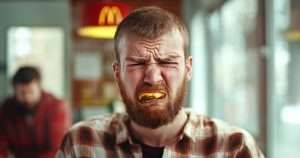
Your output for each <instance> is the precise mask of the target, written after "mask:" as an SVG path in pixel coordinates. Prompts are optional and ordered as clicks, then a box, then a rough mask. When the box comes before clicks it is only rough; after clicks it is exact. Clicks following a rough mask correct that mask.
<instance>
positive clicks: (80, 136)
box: [66, 113, 127, 146]
mask: <svg viewBox="0 0 300 158" xmlns="http://www.w3.org/2000/svg"><path fill="white" fill-rule="evenodd" d="M126 117H127V116H126V115H124V114H120V113H117V114H112V115H107V116H98V117H94V118H91V119H89V120H85V121H81V122H79V123H76V124H75V125H73V126H72V127H71V128H70V130H69V131H68V133H67V134H66V139H70V140H71V141H72V144H73V145H80V144H81V145H92V144H93V145H100V146H102V145H103V143H105V142H103V141H105V140H106V139H111V140H109V141H111V143H113V141H115V136H116V135H117V133H118V132H120V130H121V129H122V128H124V120H126Z"/></svg>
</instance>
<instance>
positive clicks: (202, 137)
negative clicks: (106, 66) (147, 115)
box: [57, 113, 264, 158]
mask: <svg viewBox="0 0 300 158" xmlns="http://www.w3.org/2000/svg"><path fill="white" fill-rule="evenodd" d="M187 114H188V121H187V123H186V124H185V126H184V128H183V132H182V134H181V135H180V136H179V138H178V141H177V142H176V143H174V144H171V145H169V146H165V148H164V151H163V156H162V157H163V158H264V155H263V154H262V152H261V151H260V149H259V148H258V146H257V145H256V143H255V141H254V139H253V138H252V136H251V135H250V134H248V132H246V131H244V130H242V129H238V128H235V127H231V126H229V125H227V124H225V123H223V122H222V121H220V120H216V119H210V118H208V117H204V116H201V115H196V114H193V113H187ZM129 121H130V119H129V117H128V116H127V115H125V114H113V115H112V116H111V117H98V118H93V119H91V120H88V121H85V122H81V123H78V124H76V125H75V126H73V127H72V128H71V129H70V131H69V132H68V133H67V134H66V135H65V138H64V140H63V144H62V146H61V148H60V150H59V152H58V153H57V158H105V157H106V158H142V149H141V145H140V144H137V143H135V141H133V138H132V137H131V136H130V133H129V132H128V131H129V130H128V123H129Z"/></svg>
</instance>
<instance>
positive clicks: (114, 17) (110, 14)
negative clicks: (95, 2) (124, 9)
mask: <svg viewBox="0 0 300 158" xmlns="http://www.w3.org/2000/svg"><path fill="white" fill-rule="evenodd" d="M122 18H123V16H122V13H121V11H120V9H119V8H118V7H117V6H111V7H110V6H105V7H103V8H102V9H101V11H100V13H99V20H98V22H99V24H100V25H105V24H108V25H117V24H119V22H121V20H122Z"/></svg>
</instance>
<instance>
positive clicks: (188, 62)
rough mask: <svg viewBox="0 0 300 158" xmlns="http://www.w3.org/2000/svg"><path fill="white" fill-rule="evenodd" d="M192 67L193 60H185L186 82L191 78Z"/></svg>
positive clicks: (189, 58) (190, 57) (188, 58)
mask: <svg viewBox="0 0 300 158" xmlns="http://www.w3.org/2000/svg"><path fill="white" fill-rule="evenodd" d="M192 65H193V58H192V56H189V57H187V58H186V60H185V69H186V77H187V79H188V80H191V78H192Z"/></svg>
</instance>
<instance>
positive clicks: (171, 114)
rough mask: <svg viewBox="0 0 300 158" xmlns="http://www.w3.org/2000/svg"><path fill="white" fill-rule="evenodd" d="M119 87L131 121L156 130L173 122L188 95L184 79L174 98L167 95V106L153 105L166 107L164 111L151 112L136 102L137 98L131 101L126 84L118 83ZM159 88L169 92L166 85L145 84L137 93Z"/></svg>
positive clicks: (139, 87)
mask: <svg viewBox="0 0 300 158" xmlns="http://www.w3.org/2000/svg"><path fill="white" fill-rule="evenodd" d="M118 85H119V88H120V94H121V96H122V99H123V102H124V104H125V107H126V111H127V113H128V115H129V117H130V118H131V120H133V121H134V122H135V123H137V124H138V125H141V126H144V127H148V128H152V129H155V128H158V127H160V126H163V125H166V124H168V123H170V122H172V121H173V120H174V118H175V117H176V115H177V114H178V112H179V111H180V110H181V108H182V104H183V101H184V98H185V94H186V87H187V79H186V78H184V79H183V81H182V82H181V84H180V86H179V88H178V89H177V92H176V94H175V97H174V98H170V96H169V95H167V103H166V104H165V105H153V106H164V107H163V109H162V110H149V107H148V106H144V105H142V104H141V103H140V102H138V101H135V100H137V99H136V97H135V100H133V99H130V97H129V96H128V95H127V92H126V89H125V87H124V84H123V83H122V82H121V81H120V82H118ZM157 87H160V88H159V89H161V90H166V91H167V92H169V91H168V89H167V88H166V87H167V86H166V85H165V84H160V85H155V86H149V85H145V84H144V85H141V86H138V88H137V90H136V91H137V92H138V91H140V90H141V89H157ZM168 94H169V93H168ZM136 95H137V94H136ZM150 106H152V105H150Z"/></svg>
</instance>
